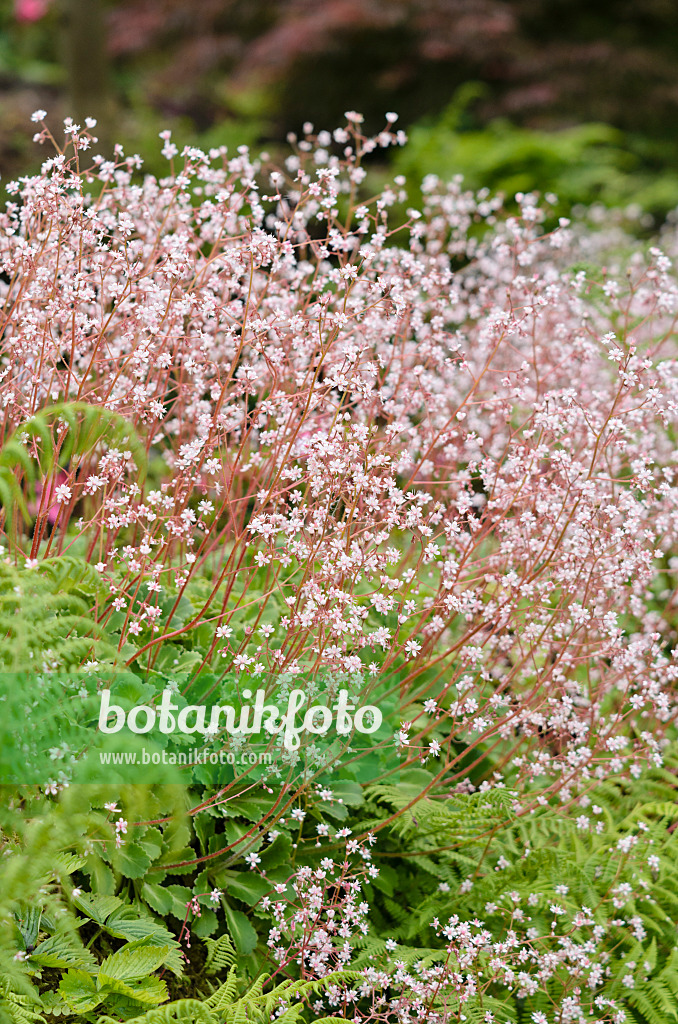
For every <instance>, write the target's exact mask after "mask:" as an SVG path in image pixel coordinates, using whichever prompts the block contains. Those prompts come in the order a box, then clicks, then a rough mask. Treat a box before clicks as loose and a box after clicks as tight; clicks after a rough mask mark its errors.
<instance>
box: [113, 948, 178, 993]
mask: <svg viewBox="0 0 678 1024" xmlns="http://www.w3.org/2000/svg"><path fill="white" fill-rule="evenodd" d="M168 952H169V947H168V946H143V947H141V948H140V949H132V950H129V949H121V950H118V952H117V953H113V954H112V955H111V956H108V957H106V959H105V960H104V962H103V963H102V965H101V967H100V968H99V975H98V984H99V987H101V985H103V984H107V983H108V982H109V981H112V980H114V979H119V980H121V981H133V980H136V979H137V978H144V977H146V976H147V975H149V974H152V973H153V971H157V970H158V968H159V967H161V966H162V964H163V962H164V960H165V957H166V956H167V953H168Z"/></svg>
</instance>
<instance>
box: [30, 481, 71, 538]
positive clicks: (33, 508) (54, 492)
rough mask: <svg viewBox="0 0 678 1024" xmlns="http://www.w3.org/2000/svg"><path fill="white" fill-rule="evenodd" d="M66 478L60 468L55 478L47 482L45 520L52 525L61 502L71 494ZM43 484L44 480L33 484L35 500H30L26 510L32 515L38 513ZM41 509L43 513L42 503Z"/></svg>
mask: <svg viewBox="0 0 678 1024" xmlns="http://www.w3.org/2000/svg"><path fill="white" fill-rule="evenodd" d="M67 480H68V476H67V474H66V473H64V472H63V470H60V471H59V472H58V473H57V475H56V478H55V479H54V480H50V481H49V483H48V493H47V498H46V501H47V502H48V503H49V507H48V509H47V522H48V523H49V524H50V525H51V526H53V525H54V523H55V522H56V520H57V516H58V515H59V508H60V506H61V503H62V502H63V501H65V500H68V499H69V498H70V496H71V491H70V488H69V487H67V486H66V481H67ZM44 486H45V482H44V480H43V481H42V482H40V481H38V483H37V484H36V485H35V496H36V499H37V500H36V501H32V502H30V503H29V506H28V511H29V512H30V513H31V515H33V516H35V515H37V514H38V509H39V508H40V507H41V504H42V503H41V495H42V489H43V487H44ZM42 509H43V513H44V505H43V506H42Z"/></svg>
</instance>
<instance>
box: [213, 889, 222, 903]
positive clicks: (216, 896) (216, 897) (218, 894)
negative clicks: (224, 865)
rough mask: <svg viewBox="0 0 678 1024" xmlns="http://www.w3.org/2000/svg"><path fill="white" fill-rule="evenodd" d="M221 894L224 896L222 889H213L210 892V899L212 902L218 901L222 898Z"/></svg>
mask: <svg viewBox="0 0 678 1024" xmlns="http://www.w3.org/2000/svg"><path fill="white" fill-rule="evenodd" d="M221 896H222V892H221V889H212V892H211V893H210V899H211V901H212V903H218V902H219V900H220V899H221Z"/></svg>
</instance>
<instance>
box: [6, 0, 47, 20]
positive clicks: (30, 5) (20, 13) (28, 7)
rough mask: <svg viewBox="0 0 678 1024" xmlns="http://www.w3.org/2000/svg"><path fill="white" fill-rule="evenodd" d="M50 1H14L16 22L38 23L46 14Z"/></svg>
mask: <svg viewBox="0 0 678 1024" xmlns="http://www.w3.org/2000/svg"><path fill="white" fill-rule="evenodd" d="M49 4H50V0H14V16H15V17H16V19H17V21H40V19H41V18H44V16H45V15H46V14H47V8H48V7H49Z"/></svg>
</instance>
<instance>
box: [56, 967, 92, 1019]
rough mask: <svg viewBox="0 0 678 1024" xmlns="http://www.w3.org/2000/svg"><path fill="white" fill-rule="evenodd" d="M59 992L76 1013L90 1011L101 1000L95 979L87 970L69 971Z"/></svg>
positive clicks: (62, 981)
mask: <svg viewBox="0 0 678 1024" xmlns="http://www.w3.org/2000/svg"><path fill="white" fill-rule="evenodd" d="M59 992H60V993H61V995H62V996H63V999H64V1001H65V1002H66V1003H68V1005H69V1006H70V1007H71V1009H72V1010H74V1012H75V1013H88V1012H89V1011H90V1010H93V1009H94V1007H95V1006H98V1005H99V1003H100V1002H101V996H100V994H99V992H98V991H97V987H96V983H95V981H94V979H93V978H92V977H91V976H90V975H89V974H87V973H86V972H85V971H67V973H66V974H65V976H64V977H63V978H62V979H61V982H60V984H59Z"/></svg>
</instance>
